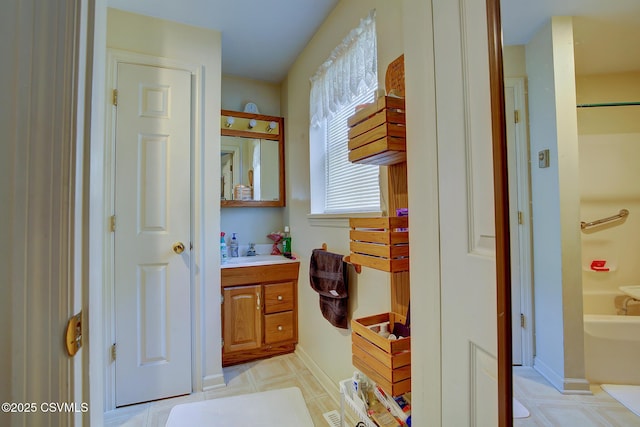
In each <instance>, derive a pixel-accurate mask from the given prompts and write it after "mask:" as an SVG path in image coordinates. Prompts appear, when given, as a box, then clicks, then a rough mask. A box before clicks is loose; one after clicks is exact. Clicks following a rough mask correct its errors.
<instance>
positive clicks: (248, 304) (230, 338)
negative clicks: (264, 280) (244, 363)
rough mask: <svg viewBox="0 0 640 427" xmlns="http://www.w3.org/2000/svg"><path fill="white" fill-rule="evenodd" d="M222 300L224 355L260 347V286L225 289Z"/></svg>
mask: <svg viewBox="0 0 640 427" xmlns="http://www.w3.org/2000/svg"><path fill="white" fill-rule="evenodd" d="M223 298H224V303H223V307H222V311H223V313H222V316H223V333H222V336H223V339H224V347H223V351H224V353H231V352H234V351H242V350H253V349H256V348H259V347H260V346H261V345H262V307H261V304H262V301H261V299H262V286H260V285H255V286H238V287H232V288H225V289H224V291H223Z"/></svg>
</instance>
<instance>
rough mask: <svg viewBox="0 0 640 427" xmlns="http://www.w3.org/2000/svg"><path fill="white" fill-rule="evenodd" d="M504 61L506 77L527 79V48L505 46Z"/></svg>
mask: <svg viewBox="0 0 640 427" xmlns="http://www.w3.org/2000/svg"><path fill="white" fill-rule="evenodd" d="M502 61H503V68H504V76H505V77H526V75H527V64H526V61H525V46H524V45H517V46H504V48H503V49H502Z"/></svg>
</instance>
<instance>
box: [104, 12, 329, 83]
mask: <svg viewBox="0 0 640 427" xmlns="http://www.w3.org/2000/svg"><path fill="white" fill-rule="evenodd" d="M337 3H338V0H268V1H264V0H231V1H223V0H135V1H132V0H108V1H107V4H108V6H109V7H113V8H116V9H122V10H126V11H129V12H134V13H139V14H142V15H148V16H153V17H156V18H162V19H168V20H171V21H177V22H180V23H183V24H189V25H193V26H197V27H204V28H212V29H215V30H218V31H220V32H221V33H222V73H223V74H231V75H234V76H240V77H246V78H251V79H256V80H262V81H267V82H272V83H280V82H282V80H284V78H285V76H286V75H287V71H288V70H289V68H290V67H291V65H292V64H293V62H294V61H295V59H296V57H297V56H298V54H299V53H300V52H301V51H302V49H303V48H304V47H305V46H306V45H307V43H308V42H309V40H311V37H312V36H313V34H314V33H315V32H316V30H317V29H318V27H319V26H320V24H321V23H322V21H324V20H325V18H326V17H327V16H328V15H329V13H330V12H331V10H333V8H334V6H335V5H336V4H337Z"/></svg>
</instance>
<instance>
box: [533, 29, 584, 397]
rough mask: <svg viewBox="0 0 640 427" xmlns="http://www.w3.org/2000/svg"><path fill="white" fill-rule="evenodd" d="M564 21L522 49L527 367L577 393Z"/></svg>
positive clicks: (575, 251)
mask: <svg viewBox="0 0 640 427" xmlns="http://www.w3.org/2000/svg"><path fill="white" fill-rule="evenodd" d="M573 64H574V60H573V34H572V22H571V18H570V17H553V18H552V21H551V22H550V23H549V24H548V25H546V26H545V27H544V28H543V29H541V30H540V31H539V32H538V33H537V34H536V35H535V36H534V37H533V39H532V40H531V41H530V42H529V44H527V46H526V65H527V68H526V69H527V75H528V83H529V84H528V88H529V91H528V94H529V120H530V121H529V123H530V146H531V158H532V159H536V158H537V157H538V152H539V151H541V150H544V149H549V152H550V166H549V167H548V168H538V167H537V165H534V166H533V167H532V169H531V190H532V210H533V212H532V216H533V234H534V236H535V237H534V240H533V259H534V267H533V268H534V274H533V276H534V281H535V284H534V289H535V292H534V298H535V303H534V309H535V330H536V357H535V362H534V366H535V367H536V369H538V370H539V371H540V372H541V373H543V375H545V377H547V379H549V381H550V382H551V383H552V384H553V385H554V386H556V387H557V388H558V389H560V390H566V391H571V390H584V389H588V388H587V387H588V384H587V383H586V381H585V380H584V348H583V327H582V286H581V280H582V278H581V269H580V251H581V247H580V234H579V228H578V227H577V224H578V223H579V221H580V209H579V206H580V201H579V171H578V140H577V117H576V108H575V104H576V94H575V71H574V65H573Z"/></svg>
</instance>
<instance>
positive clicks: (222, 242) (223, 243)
mask: <svg viewBox="0 0 640 427" xmlns="http://www.w3.org/2000/svg"><path fill="white" fill-rule="evenodd" d="M228 255H229V254H228V253H227V242H226V240H224V231H221V232H220V264H224V263H226V262H227V256H228Z"/></svg>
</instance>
